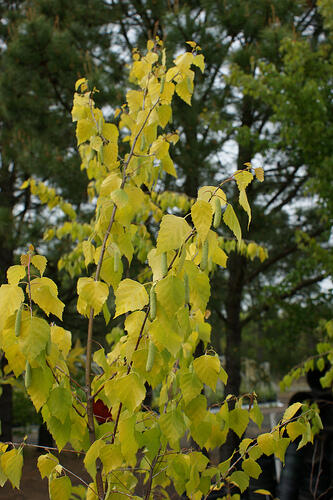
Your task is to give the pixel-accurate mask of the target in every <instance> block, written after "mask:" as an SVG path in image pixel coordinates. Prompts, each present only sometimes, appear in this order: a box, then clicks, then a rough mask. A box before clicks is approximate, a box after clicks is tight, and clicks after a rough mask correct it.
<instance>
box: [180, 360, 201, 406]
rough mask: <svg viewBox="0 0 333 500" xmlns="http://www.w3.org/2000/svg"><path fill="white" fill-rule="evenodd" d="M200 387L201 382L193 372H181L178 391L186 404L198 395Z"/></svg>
mask: <svg viewBox="0 0 333 500" xmlns="http://www.w3.org/2000/svg"><path fill="white" fill-rule="evenodd" d="M202 387H203V384H202V382H201V381H200V380H199V378H198V376H197V375H196V374H195V373H194V372H190V371H189V370H185V369H184V370H182V372H181V374H180V390H181V391H182V394H183V398H184V401H185V403H186V404H187V403H189V402H190V401H192V400H193V399H194V398H195V397H196V396H198V394H200V392H201V390H202Z"/></svg>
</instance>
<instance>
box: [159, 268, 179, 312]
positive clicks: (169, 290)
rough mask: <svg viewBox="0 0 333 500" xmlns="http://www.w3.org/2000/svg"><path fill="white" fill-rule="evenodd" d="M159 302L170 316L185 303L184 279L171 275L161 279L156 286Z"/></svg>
mask: <svg viewBox="0 0 333 500" xmlns="http://www.w3.org/2000/svg"><path fill="white" fill-rule="evenodd" d="M155 291H156V297H157V301H158V304H159V305H160V306H161V307H162V308H163V309H164V310H165V312H166V313H167V315H168V316H173V315H174V314H176V312H177V311H178V310H179V309H180V308H181V307H183V305H184V304H185V287H184V282H183V280H181V279H179V278H177V277H176V276H172V275H169V276H167V277H166V278H164V279H162V280H160V281H159V282H158V283H157V285H156V287H155Z"/></svg>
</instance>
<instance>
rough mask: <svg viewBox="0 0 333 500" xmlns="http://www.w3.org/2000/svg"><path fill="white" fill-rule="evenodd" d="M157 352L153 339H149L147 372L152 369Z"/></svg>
mask: <svg viewBox="0 0 333 500" xmlns="http://www.w3.org/2000/svg"><path fill="white" fill-rule="evenodd" d="M155 354H156V346H155V344H154V342H153V341H152V340H149V345H148V356H147V363H146V372H150V370H151V369H152V367H153V364H154V360H155Z"/></svg>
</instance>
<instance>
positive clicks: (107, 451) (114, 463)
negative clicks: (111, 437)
mask: <svg viewBox="0 0 333 500" xmlns="http://www.w3.org/2000/svg"><path fill="white" fill-rule="evenodd" d="M99 456H100V459H101V460H102V463H103V469H104V472H105V473H106V474H108V473H109V472H111V471H114V470H115V469H117V468H118V467H121V465H122V463H123V460H124V459H123V457H122V454H121V451H120V444H107V445H106V446H104V447H103V448H101V450H100V453H99Z"/></svg>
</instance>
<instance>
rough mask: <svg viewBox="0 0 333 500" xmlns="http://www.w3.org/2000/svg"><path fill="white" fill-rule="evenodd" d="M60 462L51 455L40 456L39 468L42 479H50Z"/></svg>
mask: <svg viewBox="0 0 333 500" xmlns="http://www.w3.org/2000/svg"><path fill="white" fill-rule="evenodd" d="M58 463H59V460H58V458H57V457H55V456H54V455H52V454H51V453H47V454H46V455H40V456H39V457H38V460H37V467H38V469H39V472H40V475H41V477H42V479H44V477H49V475H50V474H51V472H52V471H53V469H54V468H55V467H56V466H57V465H58Z"/></svg>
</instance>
